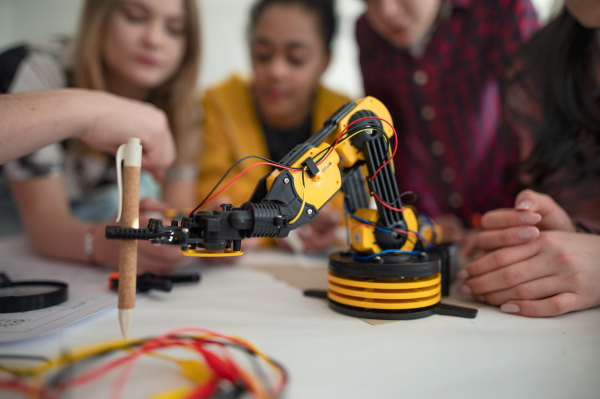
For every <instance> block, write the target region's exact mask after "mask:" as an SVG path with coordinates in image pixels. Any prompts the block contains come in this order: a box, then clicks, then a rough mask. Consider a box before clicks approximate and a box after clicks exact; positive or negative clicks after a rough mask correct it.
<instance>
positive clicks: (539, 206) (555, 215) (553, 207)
mask: <svg viewBox="0 0 600 399" xmlns="http://www.w3.org/2000/svg"><path fill="white" fill-rule="evenodd" d="M515 209H517V210H521V211H525V210H526V211H529V212H536V213H539V214H540V215H542V221H541V223H540V225H539V226H540V228H541V229H544V230H562V231H575V227H574V226H573V223H572V221H571V218H570V217H569V215H567V213H566V212H565V210H564V209H562V208H561V207H560V206H559V205H558V204H557V203H556V202H555V201H554V200H553V199H552V198H551V197H550V196H549V195H546V194H541V193H538V192H535V191H533V190H523V191H521V192H520V193H519V195H517V198H516V199H515Z"/></svg>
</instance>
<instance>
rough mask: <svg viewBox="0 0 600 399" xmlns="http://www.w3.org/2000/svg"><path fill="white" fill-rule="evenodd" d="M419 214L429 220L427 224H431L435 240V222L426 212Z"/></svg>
mask: <svg viewBox="0 0 600 399" xmlns="http://www.w3.org/2000/svg"><path fill="white" fill-rule="evenodd" d="M420 215H421V216H423V217H424V218H425V219H427V222H429V224H430V225H431V229H432V230H433V241H437V232H436V231H435V222H434V221H433V219H432V218H431V216H429V215H428V214H426V213H421V214H420Z"/></svg>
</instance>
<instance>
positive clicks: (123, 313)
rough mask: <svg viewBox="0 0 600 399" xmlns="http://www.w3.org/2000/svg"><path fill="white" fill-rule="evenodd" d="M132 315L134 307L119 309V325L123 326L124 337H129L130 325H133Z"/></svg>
mask: <svg viewBox="0 0 600 399" xmlns="http://www.w3.org/2000/svg"><path fill="white" fill-rule="evenodd" d="M132 317H133V309H119V325H120V326H121V334H123V339H127V334H129V327H131V319H132Z"/></svg>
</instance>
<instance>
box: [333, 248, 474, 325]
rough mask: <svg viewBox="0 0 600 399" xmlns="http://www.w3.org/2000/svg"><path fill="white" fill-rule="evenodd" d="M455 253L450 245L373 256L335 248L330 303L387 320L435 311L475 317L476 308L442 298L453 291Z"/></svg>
mask: <svg viewBox="0 0 600 399" xmlns="http://www.w3.org/2000/svg"><path fill="white" fill-rule="evenodd" d="M450 258H451V257H450V255H449V254H448V248H447V247H442V248H439V249H438V250H436V251H435V252H423V253H422V254H420V255H407V254H399V255H385V256H378V257H376V258H373V259H369V260H359V259H356V258H354V257H353V256H352V255H351V254H350V253H348V252H337V253H334V254H332V255H331V256H330V259H329V288H328V291H327V295H326V296H327V298H328V301H329V307H330V308H331V309H333V310H335V311H336V312H339V313H342V314H345V315H349V316H353V317H361V318H371V319H382V320H411V319H419V318H423V317H427V316H431V315H433V314H440V315H448V316H457V317H466V318H474V317H475V316H476V315H477V310H476V309H469V308H463V307H459V306H452V305H446V304H442V303H441V302H440V299H441V296H442V293H444V294H445V293H447V292H448V287H447V285H448V281H449V278H448V275H447V274H448V273H449V266H448V264H447V263H449V262H450ZM443 263H446V264H443ZM323 296H325V295H323Z"/></svg>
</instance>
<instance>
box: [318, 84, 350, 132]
mask: <svg viewBox="0 0 600 399" xmlns="http://www.w3.org/2000/svg"><path fill="white" fill-rule="evenodd" d="M349 101H350V98H348V97H347V96H345V95H343V94H340V93H337V92H335V91H333V90H331V89H328V88H326V87H324V86H319V88H318V89H317V93H316V96H315V105H314V110H313V123H314V124H315V125H313V128H314V127H317V128H319V127H320V126H321V125H322V124H323V122H325V121H326V120H327V118H329V117H330V116H331V114H333V113H334V112H335V111H337V110H338V108H340V107H341V106H342V105H344V104H346V103H347V102H349Z"/></svg>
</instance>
